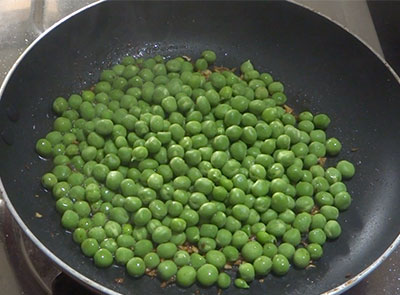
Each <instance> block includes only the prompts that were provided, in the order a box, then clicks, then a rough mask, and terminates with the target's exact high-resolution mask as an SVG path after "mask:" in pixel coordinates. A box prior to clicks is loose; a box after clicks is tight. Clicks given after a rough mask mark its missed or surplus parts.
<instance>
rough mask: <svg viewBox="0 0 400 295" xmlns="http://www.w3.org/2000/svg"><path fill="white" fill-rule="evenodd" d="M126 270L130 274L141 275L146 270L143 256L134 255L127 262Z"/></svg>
mask: <svg viewBox="0 0 400 295" xmlns="http://www.w3.org/2000/svg"><path fill="white" fill-rule="evenodd" d="M126 270H127V271H128V274H129V275H131V276H133V277H140V276H142V275H143V274H144V272H145V270H146V266H145V263H144V261H143V259H142V258H139V257H133V258H131V259H130V260H129V261H128V263H127V264H126Z"/></svg>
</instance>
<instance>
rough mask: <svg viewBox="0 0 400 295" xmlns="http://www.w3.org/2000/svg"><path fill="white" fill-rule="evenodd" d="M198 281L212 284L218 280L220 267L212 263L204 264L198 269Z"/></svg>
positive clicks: (206, 285) (205, 284)
mask: <svg viewBox="0 0 400 295" xmlns="http://www.w3.org/2000/svg"><path fill="white" fill-rule="evenodd" d="M196 277H197V281H198V282H199V283H200V284H201V285H203V286H205V287H208V286H211V285H213V284H214V283H216V282H217V280H218V269H217V268H216V267H215V266H214V265H212V264H208V263H206V264H204V265H203V266H201V267H200V268H199V269H198V270H197V276H196Z"/></svg>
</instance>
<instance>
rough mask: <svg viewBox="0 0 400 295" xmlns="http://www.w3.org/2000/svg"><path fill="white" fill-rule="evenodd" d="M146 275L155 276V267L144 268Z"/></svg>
mask: <svg viewBox="0 0 400 295" xmlns="http://www.w3.org/2000/svg"><path fill="white" fill-rule="evenodd" d="M146 275H148V276H149V277H152V278H154V277H156V276H157V271H156V270H155V269H150V268H146Z"/></svg>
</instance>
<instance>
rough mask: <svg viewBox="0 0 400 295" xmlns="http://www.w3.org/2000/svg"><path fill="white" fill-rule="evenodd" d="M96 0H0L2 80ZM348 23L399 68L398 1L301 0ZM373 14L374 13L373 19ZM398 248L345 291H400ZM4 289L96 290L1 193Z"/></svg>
mask: <svg viewBox="0 0 400 295" xmlns="http://www.w3.org/2000/svg"><path fill="white" fill-rule="evenodd" d="M93 2H95V0H0V84H1V82H2V81H3V79H4V77H5V75H6V74H7V72H8V71H9V69H10V68H11V66H12V64H13V63H14V62H15V60H16V59H17V58H18V56H19V55H20V54H21V53H22V52H23V50H24V49H25V48H26V47H27V46H28V45H29V44H30V43H31V42H32V41H33V40H34V39H35V38H36V37H38V36H39V35H40V33H42V32H43V31H44V30H45V29H47V28H48V27H50V26H51V25H52V24H54V23H55V22H56V21H58V20H59V19H61V18H62V17H64V16H66V15H68V14H69V13H71V12H73V11H75V10H77V9H79V8H81V7H84V6H85V5H87V4H90V3H93ZM297 2H300V3H303V4H305V5H307V6H309V7H311V8H313V9H315V11H317V12H321V13H323V14H325V15H327V16H329V17H331V18H332V19H334V20H335V21H337V22H339V23H341V24H342V25H344V26H346V27H347V28H348V29H349V30H350V31H351V32H353V33H355V34H357V35H358V36H359V37H361V38H362V39H363V40H365V41H366V42H367V43H368V44H369V45H370V46H371V47H372V48H374V50H375V51H376V52H377V53H378V54H381V55H382V56H383V55H385V57H386V59H387V60H388V61H389V63H393V66H394V68H395V69H397V71H400V55H399V49H400V33H399V32H400V30H399V29H400V18H399V17H398V16H399V15H400V2H398V1H392V2H389V1H374V2H369V3H367V2H365V1H362V0H359V1H315V0H298V1H297ZM371 16H372V17H371ZM399 265H400V251H399V249H397V250H395V251H394V253H392V254H391V256H390V257H389V258H388V259H387V260H386V261H385V262H384V263H383V264H382V265H380V266H379V267H378V268H377V269H376V270H375V271H374V272H373V273H372V274H370V275H369V276H368V277H367V278H366V279H365V280H363V281H362V282H360V283H359V284H358V285H357V286H355V287H353V288H352V289H350V290H348V291H347V292H345V293H344V294H345V295H357V294H366V295H369V294H383V295H393V294H400V269H399ZM0 290H1V291H0V293H1V294H7V295H20V294H29V295H40V294H55V295H64V294H68V295H74V294H87V295H91V294H94V293H93V292H92V291H90V290H86V289H85V288H84V287H83V286H81V285H80V284H79V283H77V282H75V281H74V280H72V279H71V278H69V277H68V276H67V275H65V274H64V273H62V272H61V271H60V269H59V268H58V267H57V266H56V265H54V264H53V263H52V262H51V260H50V259H48V258H47V257H46V256H45V255H43V254H42V253H41V252H40V250H39V249H38V248H37V247H36V246H35V245H34V244H33V243H32V242H31V241H30V240H29V238H27V237H26V236H25V234H24V233H23V232H22V231H21V230H20V229H19V226H18V225H17V224H16V222H15V221H14V220H13V218H12V216H11V214H10V213H9V211H8V210H7V209H6V208H5V204H4V202H3V201H2V199H1V196H0Z"/></svg>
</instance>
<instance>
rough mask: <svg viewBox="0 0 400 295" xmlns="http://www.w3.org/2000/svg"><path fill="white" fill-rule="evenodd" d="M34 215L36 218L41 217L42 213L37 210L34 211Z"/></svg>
mask: <svg viewBox="0 0 400 295" xmlns="http://www.w3.org/2000/svg"><path fill="white" fill-rule="evenodd" d="M35 217H36V218H42V217H43V215H42V214H40V213H39V212H35Z"/></svg>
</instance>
